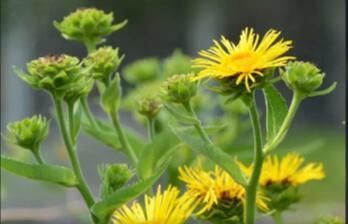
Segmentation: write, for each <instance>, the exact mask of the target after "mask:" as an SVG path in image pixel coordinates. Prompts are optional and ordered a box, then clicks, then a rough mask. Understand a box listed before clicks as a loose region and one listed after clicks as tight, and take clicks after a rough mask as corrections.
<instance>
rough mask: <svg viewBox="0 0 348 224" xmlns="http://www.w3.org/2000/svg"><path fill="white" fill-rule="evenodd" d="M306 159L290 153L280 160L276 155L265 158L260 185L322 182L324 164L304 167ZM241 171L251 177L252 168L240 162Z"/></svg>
mask: <svg viewBox="0 0 348 224" xmlns="http://www.w3.org/2000/svg"><path fill="white" fill-rule="evenodd" d="M303 163H304V158H303V157H301V156H299V155H298V154H296V153H290V154H287V155H286V156H284V157H283V158H282V159H279V158H278V156H276V155H270V156H267V157H266V158H265V162H264V164H263V167H262V171H261V177H260V184H261V185H262V186H268V185H272V184H282V185H291V186H298V185H299V184H302V183H305V182H307V181H309V180H321V179H323V178H324V177H325V173H324V171H323V164H322V163H313V162H312V163H309V164H307V165H305V166H303ZM239 166H240V168H241V170H242V171H243V172H244V173H245V175H247V176H250V175H251V172H252V166H249V167H247V166H245V165H243V164H242V163H241V162H239Z"/></svg>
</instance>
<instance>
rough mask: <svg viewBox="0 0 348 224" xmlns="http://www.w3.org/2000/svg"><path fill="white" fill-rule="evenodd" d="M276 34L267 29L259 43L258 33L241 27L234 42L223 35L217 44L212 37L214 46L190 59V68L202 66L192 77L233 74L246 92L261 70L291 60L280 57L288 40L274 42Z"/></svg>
mask: <svg viewBox="0 0 348 224" xmlns="http://www.w3.org/2000/svg"><path fill="white" fill-rule="evenodd" d="M279 35H280V32H279V31H276V30H272V29H271V30H269V31H268V32H267V33H266V34H265V35H264V37H263V38H262V40H261V41H260V42H259V35H258V34H256V33H254V31H253V29H248V28H245V29H244V30H243V31H242V34H241V35H240V40H239V43H238V44H237V45H235V44H234V43H232V42H231V41H229V40H227V39H226V38H225V37H224V36H221V41H220V42H221V43H219V42H217V41H216V40H213V42H214V45H213V46H212V47H210V48H209V49H208V50H202V51H200V52H199V53H198V54H199V55H200V56H201V57H200V58H197V59H195V60H193V67H197V68H201V69H202V70H201V71H200V72H199V73H198V75H197V76H196V77H195V78H194V79H195V80H197V79H202V78H206V77H210V78H215V79H222V78H226V77H236V81H235V82H236V84H237V85H239V84H240V83H242V82H244V85H245V87H246V89H247V90H248V91H249V92H250V91H251V89H250V81H251V82H253V83H254V82H256V79H255V77H256V76H263V73H262V72H263V70H264V69H266V68H274V67H281V66H285V65H286V64H287V61H288V60H291V59H295V57H292V56H282V55H283V54H284V53H286V52H287V51H288V50H289V49H290V48H291V47H292V46H291V44H292V41H284V40H283V39H281V40H280V41H278V42H275V40H276V39H277V38H278V37H279Z"/></svg>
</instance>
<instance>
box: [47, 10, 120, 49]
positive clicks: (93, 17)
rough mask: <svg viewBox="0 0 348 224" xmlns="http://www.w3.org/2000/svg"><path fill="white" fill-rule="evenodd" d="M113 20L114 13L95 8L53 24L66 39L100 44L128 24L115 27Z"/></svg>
mask: <svg viewBox="0 0 348 224" xmlns="http://www.w3.org/2000/svg"><path fill="white" fill-rule="evenodd" d="M113 20H114V16H113V13H112V12H111V13H108V14H106V13H105V12H104V11H102V10H98V9H95V8H84V9H77V10H76V11H75V12H73V13H71V14H70V15H68V16H66V17H65V18H64V19H63V21H62V22H57V21H54V22H53V24H54V26H55V27H56V28H57V30H59V31H60V32H61V33H62V36H63V37H64V38H65V39H68V40H76V41H80V42H84V43H93V44H98V43H101V42H102V41H103V38H104V37H105V36H107V35H109V34H111V33H113V32H115V31H117V30H119V29H121V28H123V27H124V26H125V25H126V24H127V20H125V21H123V22H121V23H118V24H114V25H113V24H112V23H113Z"/></svg>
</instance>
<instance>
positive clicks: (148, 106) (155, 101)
mask: <svg viewBox="0 0 348 224" xmlns="http://www.w3.org/2000/svg"><path fill="white" fill-rule="evenodd" d="M162 107H163V104H162V101H161V99H160V98H159V97H151V96H149V97H144V98H142V99H141V100H140V101H139V102H138V112H139V113H140V114H142V115H144V116H146V117H147V118H149V119H152V118H154V117H156V115H157V114H158V113H159V112H160V110H161V108H162Z"/></svg>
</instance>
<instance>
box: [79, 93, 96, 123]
mask: <svg viewBox="0 0 348 224" xmlns="http://www.w3.org/2000/svg"><path fill="white" fill-rule="evenodd" d="M81 105H82V109H83V111H84V113H85V115H86V116H87V119H88V121H89V123H90V124H91V125H92V126H93V128H98V123H97V122H96V121H95V119H94V116H93V114H92V112H91V109H90V108H89V105H88V101H87V96H85V97H82V98H81Z"/></svg>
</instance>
